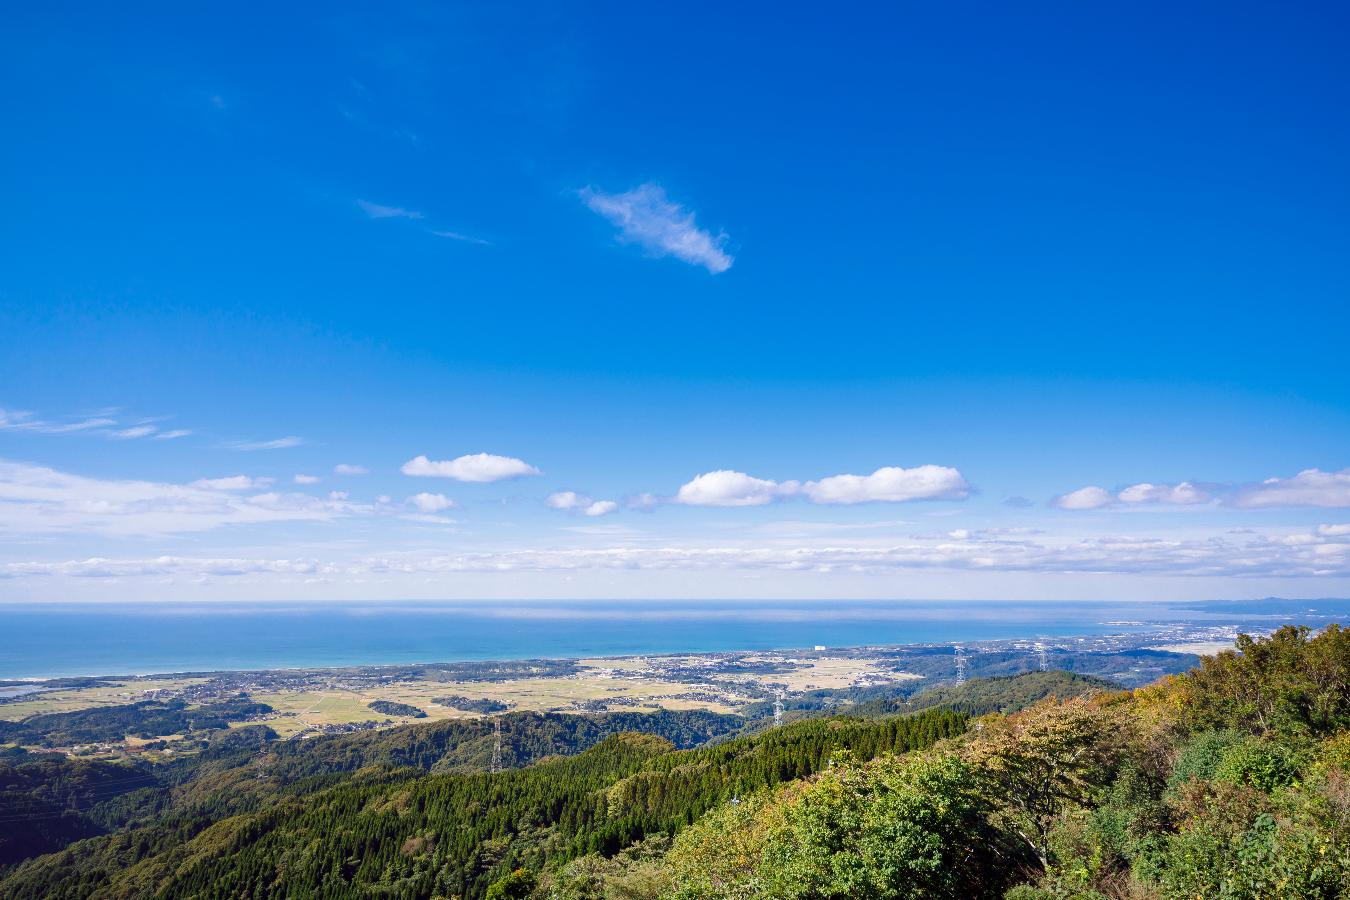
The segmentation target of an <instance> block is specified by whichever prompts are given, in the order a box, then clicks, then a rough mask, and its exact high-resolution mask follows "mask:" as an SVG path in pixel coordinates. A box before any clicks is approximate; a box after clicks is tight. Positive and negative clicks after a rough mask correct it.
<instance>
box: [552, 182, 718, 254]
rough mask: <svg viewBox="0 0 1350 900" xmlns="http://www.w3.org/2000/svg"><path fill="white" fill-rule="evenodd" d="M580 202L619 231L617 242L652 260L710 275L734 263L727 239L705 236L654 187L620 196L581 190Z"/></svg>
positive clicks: (690, 216)
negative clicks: (634, 247)
mask: <svg viewBox="0 0 1350 900" xmlns="http://www.w3.org/2000/svg"><path fill="white" fill-rule="evenodd" d="M578 193H579V195H580V197H581V200H582V202H583V203H585V204H586V206H587V207H589V208H590V209H591V211H593V212H595V213H598V214H599V215H601V216H604V217H605V218H606V219H608V220H609V221H610V222H612V223H613V224H614V225H615V226H616V227H617V228H618V229H619V239H620V240H621V241H624V242H625V243H631V244H637V245H638V246H639V247H642V248H643V249H644V250H646V251H647V252H648V253H650V254H652V255H653V256H673V257H675V258H676V259H680V260H683V261H685V262H687V263H689V264H691V265H695V266H703V267H704V268H705V269H707V270H708V271H709V272H712V273H713V274H714V275H716V274H718V273H721V272H725V271H726V270H727V269H730V268H731V264H732V263H733V262H734V261H735V260H734V259H733V257H731V256H730V255H729V254H728V253H727V252H726V251H725V250H724V249H723V247H724V246H725V245H726V242H727V236H726V235H725V234H723V233H718V234H716V235H714V234H712V233H711V232H708V231H706V230H704V229H702V228H699V227H698V225H696V224H695V222H694V214H693V213H692V212H690V211H689V210H686V209H685V208H684V207H683V206H680V205H679V204H678V203H675V202H673V201H671V200H670V199H669V198H667V197H666V192H665V189H664V188H662V187H661V186H660V185H657V184H651V183H647V184H641V185H638V186H637V187H635V188H633V189H632V190H631V191H625V192H623V193H622V194H607V193H605V192H604V191H601V190H598V189H596V188H594V187H586V188H582V189H581V190H580V191H579V192H578Z"/></svg>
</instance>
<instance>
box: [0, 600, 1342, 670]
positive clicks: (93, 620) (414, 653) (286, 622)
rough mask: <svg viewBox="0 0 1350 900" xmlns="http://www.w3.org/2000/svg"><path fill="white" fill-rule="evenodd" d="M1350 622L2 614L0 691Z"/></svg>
mask: <svg viewBox="0 0 1350 900" xmlns="http://www.w3.org/2000/svg"><path fill="white" fill-rule="evenodd" d="M1347 613H1350V602H1347V601H1244V602H1242V603H1234V604H1222V603H1209V604H1157V603H1024V602H994V601H979V602H976V601H961V602H954V601H944V602H934V601H867V602H859V601H753V602H752V601H659V602H658V601H646V600H644V601H637V600H634V601H624V602H616V601H585V602H581V601H577V602H563V601H547V602H545V601H533V602H524V601H511V602H505V601H492V602H487V601H483V602H473V603H469V602H463V601H456V602H440V603H428V602H419V603H412V602H400V603H380V604H376V603H340V604H319V603H308V604H222V603H211V604H201V603H198V604H174V603H146V604H140V605H116V606H113V605H106V604H81V605H76V604H55V605H51V604H49V605H43V606H40V607H39V606H34V605H0V679H14V678H50V677H57V676H70V675H131V674H148V673H164V672H190V671H213V670H228V669H234V670H239V669H273V668H293V667H317V666H348V665H379V664H395V663H413V662H452V661H458V660H482V659H526V658H539V657H555V658H557V657H581V656H615V655H622V654H630V653H679V652H685V651H689V652H697V651H704V652H706V651H717V650H757V649H778V648H797V647H811V646H814V645H816V644H824V645H826V646H834V647H854V646H867V645H878V644H910V643H929V642H952V641H977V640H991V639H1010V638H1035V637H1056V636H1066V635H1089V634H1106V633H1120V632H1125V631H1131V630H1137V628H1138V626H1128V625H1119V624H1109V623H1112V622H1120V621H1129V622H1148V623H1176V622H1195V623H1198V624H1199V623H1203V624H1238V625H1246V626H1247V627H1250V625H1251V624H1252V623H1256V624H1257V625H1260V624H1270V623H1276V622H1281V621H1295V620H1298V621H1306V622H1311V623H1312V624H1320V623H1322V622H1325V621H1328V620H1330V619H1331V618H1336V617H1345V616H1346V614H1347Z"/></svg>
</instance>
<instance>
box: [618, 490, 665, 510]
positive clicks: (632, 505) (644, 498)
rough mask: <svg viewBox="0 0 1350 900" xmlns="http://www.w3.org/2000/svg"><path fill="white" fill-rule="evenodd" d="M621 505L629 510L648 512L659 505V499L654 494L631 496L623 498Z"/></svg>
mask: <svg viewBox="0 0 1350 900" xmlns="http://www.w3.org/2000/svg"><path fill="white" fill-rule="evenodd" d="M623 505H624V506H626V507H628V508H629V509H636V510H641V511H642V512H650V511H651V510H653V509H656V507H658V506H660V505H661V498H660V497H658V496H656V495H655V494H648V493H645V492H644V493H641V494H631V495H629V496H628V497H625V498H624V501H623Z"/></svg>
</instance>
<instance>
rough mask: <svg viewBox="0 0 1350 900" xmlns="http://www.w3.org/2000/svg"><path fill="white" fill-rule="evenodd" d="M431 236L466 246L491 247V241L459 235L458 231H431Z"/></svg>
mask: <svg viewBox="0 0 1350 900" xmlns="http://www.w3.org/2000/svg"><path fill="white" fill-rule="evenodd" d="M431 234H433V235H435V236H436V237H438V238H446V239H447V240H451V241H463V242H464V243H466V244H478V245H480V246H483V247H491V246H492V242H491V241H485V240H483V239H482V238H476V237H473V236H472V235H468V234H460V233H459V232H458V231H432V232H431Z"/></svg>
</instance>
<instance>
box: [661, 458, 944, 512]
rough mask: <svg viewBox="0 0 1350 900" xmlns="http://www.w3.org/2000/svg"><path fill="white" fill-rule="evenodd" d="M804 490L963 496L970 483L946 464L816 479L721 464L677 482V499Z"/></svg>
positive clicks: (900, 499)
mask: <svg viewBox="0 0 1350 900" xmlns="http://www.w3.org/2000/svg"><path fill="white" fill-rule="evenodd" d="M798 495H800V496H804V497H806V498H807V499H809V500H810V501H811V502H812V503H818V504H829V505H852V504H855V503H877V502H880V503H904V502H907V501H910V500H963V499H965V498H966V497H967V496H969V495H970V485H969V484H967V483H966V479H965V478H964V477H963V476H962V475H961V473H960V472H959V471H957V470H956V469H952V468H949V467H947V466H932V465H925V466H916V467H914V468H912V469H902V468H900V467H899V466H886V467H883V468H880V469H877V470H876V471H875V472H873V473H872V474H871V475H832V476H830V477H828V478H822V479H820V480H819V481H808V482H806V483H805V484H803V483H801V482H799V481H783V482H777V481H769V480H767V479H764V478H754V477H752V476H750V475H747V474H745V473H744V472H734V471H730V470H726V469H723V470H720V471H717V472H707V473H705V474H703V475H699V476H697V477H696V478H694V479H693V480H692V481H690V482H688V483H687V484H684V485H681V487H680V490H679V492H678V493H676V495H675V502H676V503H683V504H685V505H687V506H763V505H765V504H766V503H772V502H773V501H775V500H778V499H781V498H786V497H793V496H798Z"/></svg>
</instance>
